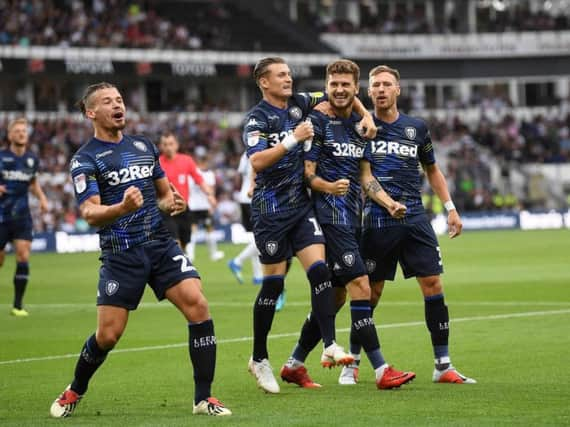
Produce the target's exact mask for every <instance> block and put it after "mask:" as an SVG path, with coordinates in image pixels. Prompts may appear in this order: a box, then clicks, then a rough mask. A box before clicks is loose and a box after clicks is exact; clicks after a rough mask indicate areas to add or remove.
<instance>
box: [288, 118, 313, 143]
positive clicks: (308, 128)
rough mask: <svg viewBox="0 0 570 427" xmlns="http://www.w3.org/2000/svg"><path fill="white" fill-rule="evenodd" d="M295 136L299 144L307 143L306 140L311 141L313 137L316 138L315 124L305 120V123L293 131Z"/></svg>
mask: <svg viewBox="0 0 570 427" xmlns="http://www.w3.org/2000/svg"><path fill="white" fill-rule="evenodd" d="M293 136H294V137H295V139H296V140H297V141H298V142H301V141H305V140H306V139H311V138H312V137H313V136H315V132H314V130H313V124H312V123H311V121H310V120H305V121H304V122H303V123H301V124H300V125H299V126H297V127H296V128H295V130H294V131H293Z"/></svg>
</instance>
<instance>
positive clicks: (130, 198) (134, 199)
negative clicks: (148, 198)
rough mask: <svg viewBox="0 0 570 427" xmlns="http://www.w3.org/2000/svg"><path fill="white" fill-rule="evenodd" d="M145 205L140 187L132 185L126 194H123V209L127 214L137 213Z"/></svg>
mask: <svg viewBox="0 0 570 427" xmlns="http://www.w3.org/2000/svg"><path fill="white" fill-rule="evenodd" d="M143 203H144V199H143V195H142V193H141V190H139V189H138V187H135V186H134V185H131V186H130V187H129V188H127V189H126V190H125V194H123V201H122V202H121V204H122V205H123V209H124V210H125V214H130V213H133V212H135V211H136V210H138V209H139V208H140V207H141V206H142V205H143Z"/></svg>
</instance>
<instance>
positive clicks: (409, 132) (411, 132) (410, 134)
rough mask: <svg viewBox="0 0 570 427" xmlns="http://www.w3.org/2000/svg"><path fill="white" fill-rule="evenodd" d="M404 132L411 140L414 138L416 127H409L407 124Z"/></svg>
mask: <svg viewBox="0 0 570 427" xmlns="http://www.w3.org/2000/svg"><path fill="white" fill-rule="evenodd" d="M404 132H405V133H406V136H407V137H408V139H411V140H414V139H416V128H414V127H411V126H407V127H406V128H405V129H404Z"/></svg>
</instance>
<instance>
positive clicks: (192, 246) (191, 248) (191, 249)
mask: <svg viewBox="0 0 570 427" xmlns="http://www.w3.org/2000/svg"><path fill="white" fill-rule="evenodd" d="M190 218H191V222H192V224H191V226H190V230H191V232H190V243H188V244H187V245H186V247H185V248H184V251H185V252H186V256H187V257H188V258H189V259H190V262H194V258H195V256H196V238H197V236H196V235H197V234H198V233H197V232H198V222H199V220H198V217H197V212H196V211H190Z"/></svg>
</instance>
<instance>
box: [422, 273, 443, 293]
mask: <svg viewBox="0 0 570 427" xmlns="http://www.w3.org/2000/svg"><path fill="white" fill-rule="evenodd" d="M420 285H421V288H422V292H423V294H424V295H425V296H431V295H437V294H440V293H442V292H443V285H442V283H441V279H440V277H439V276H429V277H422V278H421V279H420Z"/></svg>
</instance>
